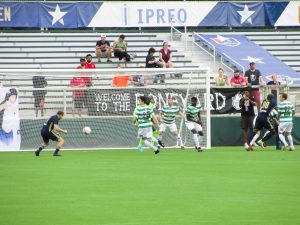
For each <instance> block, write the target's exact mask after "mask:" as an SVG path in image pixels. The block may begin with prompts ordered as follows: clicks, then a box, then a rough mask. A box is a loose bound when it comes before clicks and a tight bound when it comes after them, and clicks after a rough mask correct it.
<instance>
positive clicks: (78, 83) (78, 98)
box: [70, 76, 86, 116]
mask: <svg viewBox="0 0 300 225" xmlns="http://www.w3.org/2000/svg"><path fill="white" fill-rule="evenodd" d="M70 86H71V88H74V89H75V90H73V101H74V108H73V115H74V113H75V111H77V113H78V115H79V116H81V110H82V108H83V105H84V90H78V89H76V88H82V87H85V86H86V83H85V80H84V78H83V77H80V76H78V77H73V78H72V79H71V81H70Z"/></svg>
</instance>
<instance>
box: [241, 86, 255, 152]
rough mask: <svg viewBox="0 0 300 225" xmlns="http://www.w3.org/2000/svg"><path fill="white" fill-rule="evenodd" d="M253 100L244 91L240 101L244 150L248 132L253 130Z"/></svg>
mask: <svg viewBox="0 0 300 225" xmlns="http://www.w3.org/2000/svg"><path fill="white" fill-rule="evenodd" d="M256 105H257V104H256V102H255V101H254V98H253V97H252V96H251V95H250V92H249V91H244V94H243V97H242V98H241V100H240V108H241V128H242V130H243V140H244V143H245V144H244V145H245V148H246V149H247V148H248V147H249V146H248V144H247V143H248V136H249V130H250V131H252V130H253V120H254V117H255V113H254V106H256Z"/></svg>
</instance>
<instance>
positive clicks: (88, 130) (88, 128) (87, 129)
mask: <svg viewBox="0 0 300 225" xmlns="http://www.w3.org/2000/svg"><path fill="white" fill-rule="evenodd" d="M82 132H83V133H84V134H86V135H88V134H90V133H91V132H92V130H91V128H90V127H84V128H83V129H82Z"/></svg>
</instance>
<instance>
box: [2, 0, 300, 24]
mask: <svg viewBox="0 0 300 225" xmlns="http://www.w3.org/2000/svg"><path fill="white" fill-rule="evenodd" d="M299 15H300V3H299V1H298V2H297V1H295V2H292V1H291V2H209V1H205V2H202V1H190V2H184V1H182V2H178V1H177V2H175V1H158V2H151V1H128V2H120V1H119V2H74V3H66V2H63V3H62V2H0V27H45V28H79V27H101V28H102V27H109V28H111V27H170V25H171V24H172V23H173V24H174V25H175V26H189V27H199V26H221V27H224V26H225V27H258V26H270V25H271V26H300V19H299V18H300V16H299Z"/></svg>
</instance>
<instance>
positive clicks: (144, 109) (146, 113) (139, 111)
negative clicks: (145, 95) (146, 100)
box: [133, 105, 153, 128]
mask: <svg viewBox="0 0 300 225" xmlns="http://www.w3.org/2000/svg"><path fill="white" fill-rule="evenodd" d="M133 116H134V117H136V118H137V120H138V128H147V127H152V121H151V119H152V116H153V110H152V109H151V108H150V107H149V106H147V105H143V106H137V107H136V108H135V110H134V114H133Z"/></svg>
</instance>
